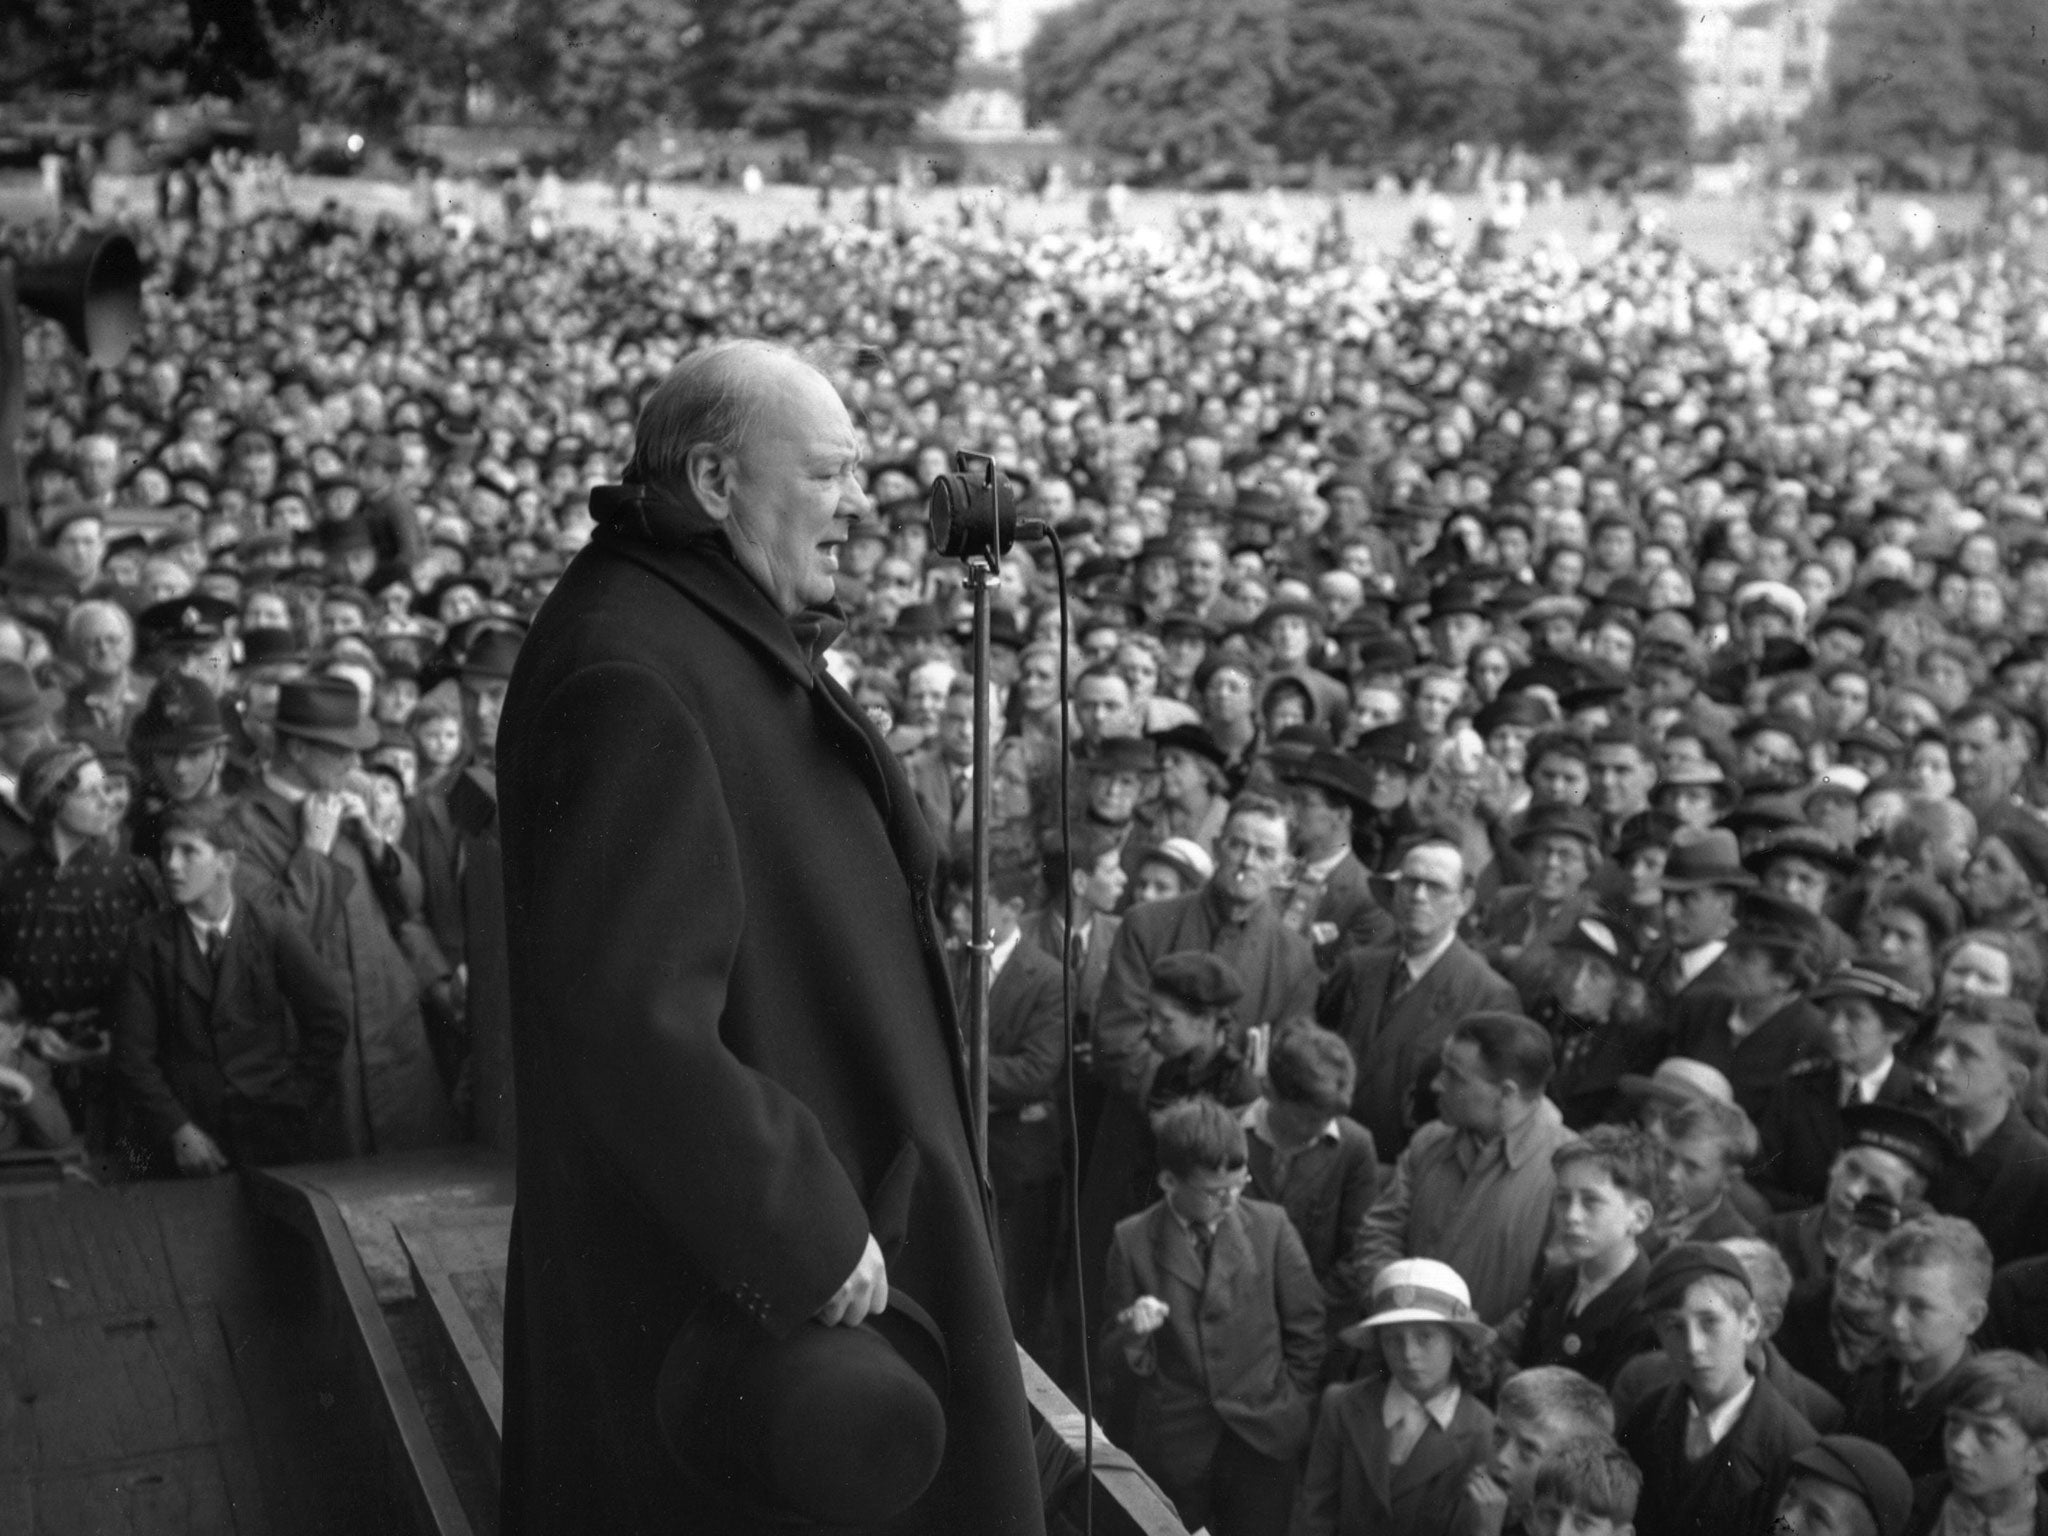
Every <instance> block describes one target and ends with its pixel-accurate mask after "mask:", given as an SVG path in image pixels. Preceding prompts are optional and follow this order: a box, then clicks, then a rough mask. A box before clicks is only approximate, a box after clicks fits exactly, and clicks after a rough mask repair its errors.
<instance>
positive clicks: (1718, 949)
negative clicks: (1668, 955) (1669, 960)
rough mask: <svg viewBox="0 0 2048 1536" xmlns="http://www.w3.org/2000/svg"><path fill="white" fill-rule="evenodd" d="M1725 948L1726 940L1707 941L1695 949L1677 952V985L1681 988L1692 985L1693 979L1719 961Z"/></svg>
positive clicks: (1726, 945)
mask: <svg viewBox="0 0 2048 1536" xmlns="http://www.w3.org/2000/svg"><path fill="white" fill-rule="evenodd" d="M1727 948H1728V941H1727V940H1726V939H1709V940H1708V941H1707V942H1706V943H1704V944H1701V945H1699V946H1698V947H1697V948H1694V949H1681V950H1680V951H1679V952H1678V984H1679V985H1680V986H1681V987H1686V986H1690V985H1692V982H1693V979H1694V978H1695V977H1697V976H1698V975H1699V973H1700V972H1701V971H1704V970H1705V969H1706V968H1707V967H1708V966H1710V965H1712V964H1713V963H1714V962H1715V961H1716V960H1718V959H1720V958H1721V956H1722V954H1723V953H1724V952H1725V951H1726V950H1727Z"/></svg>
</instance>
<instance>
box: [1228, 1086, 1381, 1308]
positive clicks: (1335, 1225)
mask: <svg viewBox="0 0 2048 1536" xmlns="http://www.w3.org/2000/svg"><path fill="white" fill-rule="evenodd" d="M1245 1142H1246V1145H1247V1148H1248V1150H1249V1152H1250V1158H1251V1175H1252V1182H1251V1188H1250V1189H1249V1190H1248V1191H1247V1193H1248V1194H1252V1195H1256V1196H1258V1198H1259V1199H1261V1200H1270V1201H1272V1202H1273V1203H1274V1204H1275V1205H1278V1206H1280V1207H1281V1208H1283V1209H1284V1210H1285V1211H1286V1212H1287V1219H1288V1220H1289V1221H1291V1222H1293V1223H1294V1230H1295V1232H1296V1234H1297V1235H1299V1236H1300V1238H1301V1243H1302V1246H1303V1247H1304V1248H1306V1249H1307V1250H1308V1261H1309V1263H1310V1265H1311V1266H1313V1268H1314V1269H1315V1272H1316V1278H1317V1279H1318V1280H1320V1281H1321V1282H1322V1286H1323V1301H1324V1303H1325V1305H1326V1307H1327V1309H1328V1312H1329V1332H1330V1334H1331V1336H1332V1337H1334V1336H1335V1335H1336V1332H1337V1330H1338V1329H1339V1328H1341V1327H1343V1326H1345V1325H1346V1324H1348V1323H1353V1322H1356V1321H1357V1320H1358V1317H1359V1315H1360V1307H1361V1304H1362V1303H1363V1302H1364V1300H1365V1298H1364V1297H1362V1296H1358V1295H1357V1294H1355V1290H1356V1287H1355V1286H1354V1284H1353V1277H1352V1275H1351V1272H1350V1270H1349V1268H1348V1266H1346V1265H1345V1264H1344V1263H1343V1262H1342V1260H1343V1258H1344V1256H1345V1255H1346V1254H1348V1253H1349V1252H1350V1251H1351V1243H1352V1239H1353V1238H1355V1237H1356V1236H1357V1235H1358V1226H1359V1223H1360V1222H1362V1221H1364V1220H1365V1213H1366V1212H1367V1211H1369V1210H1371V1209H1372V1202H1373V1197H1374V1196H1375V1195H1377V1194H1378V1193H1379V1183H1380V1163H1379V1158H1378V1156H1377V1155H1376V1154H1375V1153H1374V1151H1373V1145H1372V1134H1371V1133H1370V1132H1369V1131H1367V1130H1366V1128H1365V1127H1364V1126H1362V1125H1360V1124H1359V1123H1358V1122H1357V1121H1356V1120H1353V1119H1352V1118H1351V1117H1350V1116H1348V1115H1343V1116H1339V1117H1338V1120H1337V1139H1336V1140H1335V1141H1316V1142H1313V1143H1311V1144H1310V1145H1309V1146H1306V1147H1303V1148H1302V1149H1301V1150H1300V1151H1299V1152H1297V1153H1295V1154H1294V1156H1293V1158H1292V1159H1291V1160H1289V1162H1288V1164H1287V1177H1286V1180H1285V1182H1284V1183H1283V1182H1282V1181H1281V1180H1280V1178H1279V1177H1278V1169H1277V1166H1276V1159H1275V1157H1274V1154H1273V1148H1272V1146H1271V1145H1270V1144H1269V1143H1268V1142H1267V1141H1266V1140H1265V1138H1264V1137H1261V1136H1256V1135H1251V1134H1247V1135H1246V1136H1245Z"/></svg>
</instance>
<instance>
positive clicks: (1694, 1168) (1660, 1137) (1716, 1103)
mask: <svg viewBox="0 0 2048 1536" xmlns="http://www.w3.org/2000/svg"><path fill="white" fill-rule="evenodd" d="M1655 1126H1656V1128H1655V1130H1654V1132H1653V1133H1652V1134H1654V1135H1655V1137H1656V1139H1657V1141H1658V1144H1659V1145H1660V1146H1661V1147H1662V1148H1663V1151H1664V1199H1663V1200H1662V1201H1661V1202H1660V1205H1661V1209H1660V1211H1659V1213H1658V1215H1659V1224H1658V1226H1657V1228H1656V1230H1655V1231H1654V1232H1652V1233H1651V1235H1650V1248H1651V1251H1652V1252H1661V1251H1662V1250H1663V1249H1665V1248H1667V1247H1669V1246H1670V1245H1671V1244H1673V1243H1717V1242H1720V1241H1721V1240H1722V1239H1724V1238H1730V1237H1753V1236H1755V1235H1756V1229H1755V1228H1754V1227H1753V1226H1751V1225H1750V1223H1749V1221H1748V1219H1747V1218H1745V1217H1744V1216H1743V1214H1742V1213H1741V1212H1740V1211H1738V1210H1736V1209H1735V1206H1734V1204H1733V1202H1732V1201H1731V1200H1730V1199H1729V1191H1730V1190H1731V1189H1732V1188H1733V1187H1734V1185H1735V1183H1736V1181H1737V1180H1739V1179H1740V1178H1741V1177H1742V1170H1743V1168H1744V1167H1745V1166H1746V1165H1747V1164H1748V1162H1749V1160H1750V1159H1751V1158H1753V1157H1755V1156H1756V1127H1755V1126H1753V1125H1752V1124H1750V1120H1749V1116H1748V1115H1746V1114H1745V1113H1743V1110H1742V1106H1741V1105H1739V1104H1727V1103H1722V1102H1721V1101H1720V1100H1718V1099H1709V1098H1694V1099H1687V1100H1685V1101H1683V1102H1680V1103H1676V1104H1672V1105H1670V1106H1669V1107H1667V1108H1666V1109H1664V1111H1663V1112H1662V1114H1661V1115H1659V1116H1658V1118H1657V1120H1656V1122H1655Z"/></svg>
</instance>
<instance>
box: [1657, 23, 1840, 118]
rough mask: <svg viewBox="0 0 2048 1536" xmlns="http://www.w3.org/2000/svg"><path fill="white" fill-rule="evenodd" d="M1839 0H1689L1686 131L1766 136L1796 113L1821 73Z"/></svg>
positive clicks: (1813, 92) (1806, 101)
mask: <svg viewBox="0 0 2048 1536" xmlns="http://www.w3.org/2000/svg"><path fill="white" fill-rule="evenodd" d="M1838 3H1839V0H1693V4H1692V5H1691V7H1690V9H1689V14H1690V24H1689V26H1688V28H1687V33H1686V40H1685V52H1684V58H1685V63H1686V65H1687V67H1688V68H1689V69H1690V70H1691V72H1692V123H1693V134H1694V136H1695V137H1696V138H1697V139H1700V140H1702V141H1707V140H1713V139H1716V138H1719V137H1721V136H1723V135H1727V134H1731V133H1741V132H1744V131H1749V132H1754V133H1755V135H1756V136H1757V137H1759V138H1769V137H1771V136H1772V135H1773V134H1775V133H1776V132H1777V131H1778V130H1779V129H1781V128H1784V127H1785V126H1786V125H1788V124H1790V123H1792V122H1793V121H1794V120H1795V119H1797V118H1798V117H1800V116H1801V115H1802V114H1803V113H1804V112H1805V111H1806V109H1807V107H1808V106H1809V105H1810V104H1811V103H1812V101H1813V98H1814V96H1815V95H1816V94H1817V93H1818V92H1819V91H1820V89H1821V87H1822V84H1823V82H1824V80H1825V78H1826V65H1827V47H1828V27H1829V24H1830V22H1831V21H1832V20H1833V17H1834V12H1835V7H1836V5H1837V4H1838Z"/></svg>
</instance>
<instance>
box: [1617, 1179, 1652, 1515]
mask: <svg viewBox="0 0 2048 1536" xmlns="http://www.w3.org/2000/svg"><path fill="white" fill-rule="evenodd" d="M1656 1220H1657V1207H1656V1206H1654V1205H1652V1204H1651V1203H1650V1202H1649V1201H1647V1200H1645V1199H1643V1198H1642V1197H1641V1196H1640V1195H1638V1196H1637V1197H1636V1198H1635V1199H1633V1200H1631V1201H1629V1203H1628V1224H1629V1235H1630V1236H1631V1237H1641V1236H1642V1235H1643V1234H1644V1233H1645V1232H1647V1231H1649V1230H1650V1228H1651V1226H1653V1225H1654V1224H1655V1222H1656ZM1615 1536H1621V1533H1620V1530H1619V1529H1617V1530H1616V1532H1615Z"/></svg>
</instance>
